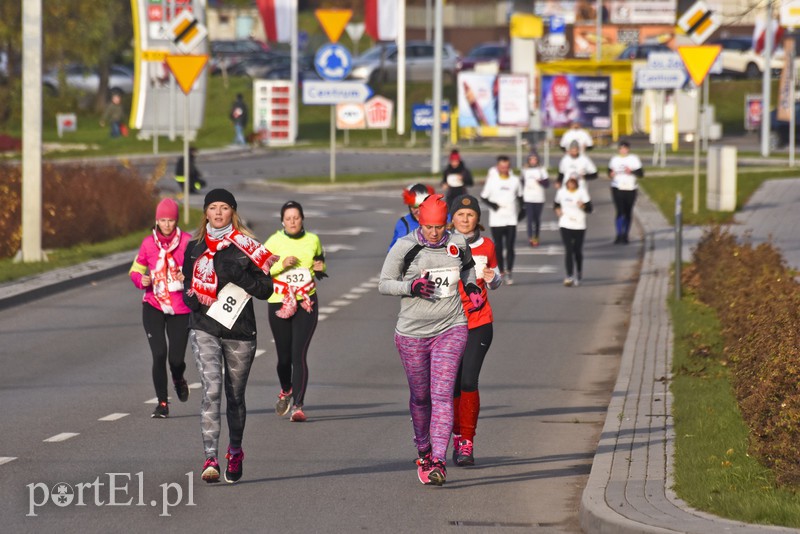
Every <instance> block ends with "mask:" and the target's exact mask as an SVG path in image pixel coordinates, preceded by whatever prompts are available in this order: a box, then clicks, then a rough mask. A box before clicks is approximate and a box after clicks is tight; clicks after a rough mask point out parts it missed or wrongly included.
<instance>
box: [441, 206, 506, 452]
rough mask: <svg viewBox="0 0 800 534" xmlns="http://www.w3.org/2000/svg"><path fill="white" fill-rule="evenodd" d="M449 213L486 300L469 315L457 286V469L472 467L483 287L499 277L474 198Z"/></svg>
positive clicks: (485, 327)
mask: <svg viewBox="0 0 800 534" xmlns="http://www.w3.org/2000/svg"><path fill="white" fill-rule="evenodd" d="M450 212H451V213H452V219H453V228H454V230H455V232H456V235H462V236H464V239H466V240H467V244H469V247H470V250H471V251H472V259H473V260H474V261H475V275H476V278H477V284H478V287H479V288H481V296H482V297H483V299H484V300H485V301H486V305H485V306H484V307H483V308H481V309H480V310H479V311H476V312H474V313H469V310H470V308H472V303H471V302H470V299H469V295H467V293H466V292H465V291H464V285H463V284H459V286H458V290H459V293H461V303H462V304H463V306H464V310H465V311H466V312H467V326H468V328H469V334H468V335H467V346H466V348H465V349H464V356H463V357H462V358H461V365H460V366H459V367H458V377H457V378H456V385H455V390H454V393H453V461H454V462H455V463H456V465H458V466H465V465H474V464H475V457H474V456H473V442H474V441H475V428H476V427H477V425H478V413H479V412H480V409H481V398H480V394H479V393H478V375H480V373H481V367H483V360H484V358H485V357H486V353H487V352H488V351H489V347H490V346H491V344H492V335H493V327H492V321H493V317H492V307H491V306H490V305H489V296H488V295H487V294H486V288H487V287H489V288H490V289H497V288H498V287H500V284H501V283H502V282H503V278H502V277H501V276H500V269H498V267H497V258H496V256H495V253H494V243H492V240H491V239H489V238H488V237H483V236H481V232H482V231H483V229H484V228H483V226H481V224H480V221H481V207H480V205H479V204H478V199H476V198H475V197H473V196H470V195H462V196H460V197H458V198H456V199H455V200H454V201H453V204H452V205H451V207H450Z"/></svg>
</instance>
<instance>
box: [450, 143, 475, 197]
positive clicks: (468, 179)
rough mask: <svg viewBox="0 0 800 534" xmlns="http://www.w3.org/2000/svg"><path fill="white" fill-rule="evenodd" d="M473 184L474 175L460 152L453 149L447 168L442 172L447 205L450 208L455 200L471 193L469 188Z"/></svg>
mask: <svg viewBox="0 0 800 534" xmlns="http://www.w3.org/2000/svg"><path fill="white" fill-rule="evenodd" d="M473 184H474V181H473V179H472V173H471V172H470V170H469V169H468V168H467V166H466V165H464V161H463V160H462V159H461V154H459V153H458V150H456V149H453V150H452V151H451V152H450V158H449V160H448V162H447V167H445V169H444V171H442V189H444V192H445V202H447V205H448V206H450V205H451V204H452V203H453V199H454V198H456V197H458V196H461V195H466V194H467V193H469V191H468V190H467V188H468V187H471V186H472V185H473Z"/></svg>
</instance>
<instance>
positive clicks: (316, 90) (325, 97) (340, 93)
mask: <svg viewBox="0 0 800 534" xmlns="http://www.w3.org/2000/svg"><path fill="white" fill-rule="evenodd" d="M371 96H372V89H371V88H370V87H369V86H368V85H367V84H365V83H361V82H311V81H307V82H305V83H303V104H306V105H320V106H333V105H336V104H345V103H356V104H359V103H362V102H365V101H366V100H367V99H368V98H369V97H371Z"/></svg>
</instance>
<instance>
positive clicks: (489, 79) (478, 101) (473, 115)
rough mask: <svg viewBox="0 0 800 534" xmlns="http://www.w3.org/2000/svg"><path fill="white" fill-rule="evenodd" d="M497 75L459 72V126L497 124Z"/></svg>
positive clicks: (474, 126) (471, 126) (476, 126)
mask: <svg viewBox="0 0 800 534" xmlns="http://www.w3.org/2000/svg"><path fill="white" fill-rule="evenodd" d="M497 89H498V87H497V75H496V74H479V73H475V72H460V73H459V74H458V126H459V127H460V128H478V127H480V126H497V105H498V101H497Z"/></svg>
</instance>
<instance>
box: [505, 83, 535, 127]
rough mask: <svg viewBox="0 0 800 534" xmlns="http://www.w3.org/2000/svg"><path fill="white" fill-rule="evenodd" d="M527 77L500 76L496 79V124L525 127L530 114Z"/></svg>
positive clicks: (528, 121)
mask: <svg viewBox="0 0 800 534" xmlns="http://www.w3.org/2000/svg"><path fill="white" fill-rule="evenodd" d="M528 93H529V90H528V76H526V75H524V74H523V75H520V74H501V75H500V76H499V77H498V79H497V102H498V107H497V122H498V124H500V125H501V126H520V127H527V126H528V125H529V124H530V119H531V114H530V108H529V106H528V103H529V101H530V100H529V96H530V95H529V94H528Z"/></svg>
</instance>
